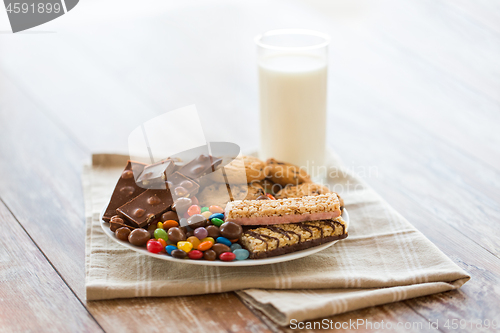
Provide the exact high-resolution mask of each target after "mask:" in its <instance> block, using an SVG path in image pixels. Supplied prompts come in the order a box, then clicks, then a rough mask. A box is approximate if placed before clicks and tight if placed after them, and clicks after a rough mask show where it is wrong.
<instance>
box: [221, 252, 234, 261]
mask: <svg viewBox="0 0 500 333" xmlns="http://www.w3.org/2000/svg"><path fill="white" fill-rule="evenodd" d="M219 258H220V260H222V261H233V260H234V259H236V255H235V254H234V253H232V252H224V253H221V254H220V257H219Z"/></svg>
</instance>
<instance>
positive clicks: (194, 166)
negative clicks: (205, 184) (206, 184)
mask: <svg viewBox="0 0 500 333" xmlns="http://www.w3.org/2000/svg"><path fill="white" fill-rule="evenodd" d="M221 163H222V159H220V158H217V157H213V156H211V155H204V154H201V155H200V156H198V157H197V158H195V159H194V160H192V161H190V162H188V163H187V164H186V165H184V166H183V167H181V168H180V169H179V170H178V171H179V172H180V173H182V174H183V175H185V176H187V177H189V178H191V179H196V178H199V177H201V176H203V175H205V174H207V173H210V172H214V171H215V169H217V167H218V166H219V165H220V164H221Z"/></svg>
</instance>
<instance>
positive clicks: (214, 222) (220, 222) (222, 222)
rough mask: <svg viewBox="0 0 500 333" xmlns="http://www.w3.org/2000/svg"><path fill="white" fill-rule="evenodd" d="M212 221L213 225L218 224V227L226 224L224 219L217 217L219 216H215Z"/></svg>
mask: <svg viewBox="0 0 500 333" xmlns="http://www.w3.org/2000/svg"><path fill="white" fill-rule="evenodd" d="M210 222H212V224H213V225H216V226H218V227H220V226H221V225H223V224H224V221H223V220H221V219H219V218H217V217H214V218H213V219H211V220H210Z"/></svg>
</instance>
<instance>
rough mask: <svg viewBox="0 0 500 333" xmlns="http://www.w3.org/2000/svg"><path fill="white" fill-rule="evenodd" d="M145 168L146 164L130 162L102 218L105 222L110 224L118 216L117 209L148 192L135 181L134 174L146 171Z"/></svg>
mask: <svg viewBox="0 0 500 333" xmlns="http://www.w3.org/2000/svg"><path fill="white" fill-rule="evenodd" d="M145 166H146V164H143V163H139V162H133V161H128V163H127V166H126V167H125V169H124V170H123V172H122V174H121V176H120V179H119V180H118V182H117V183H116V186H115V189H114V191H113V195H112V196H111V199H110V200H109V204H108V207H107V208H106V211H105V212H104V215H103V217H102V219H103V220H104V221H106V222H109V220H111V218H112V217H113V216H114V215H116V209H117V208H118V207H120V206H123V205H124V204H125V203H127V202H128V201H130V200H132V199H133V198H134V197H136V196H138V195H139V194H141V193H142V192H144V191H146V189H144V188H142V187H139V186H138V185H137V184H136V182H135V179H134V174H136V175H137V174H140V173H141V172H142V171H143V170H144V167H145Z"/></svg>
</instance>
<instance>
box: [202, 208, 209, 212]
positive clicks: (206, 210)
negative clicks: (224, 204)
mask: <svg viewBox="0 0 500 333" xmlns="http://www.w3.org/2000/svg"><path fill="white" fill-rule="evenodd" d="M209 210H210V209H208V207H201V212H202V213H204V212H208V211H209Z"/></svg>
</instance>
